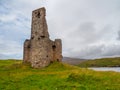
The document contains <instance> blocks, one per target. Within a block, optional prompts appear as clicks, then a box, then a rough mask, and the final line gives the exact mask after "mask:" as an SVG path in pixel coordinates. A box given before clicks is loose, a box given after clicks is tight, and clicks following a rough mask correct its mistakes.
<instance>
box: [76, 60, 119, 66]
mask: <svg viewBox="0 0 120 90" xmlns="http://www.w3.org/2000/svg"><path fill="white" fill-rule="evenodd" d="M78 66H80V67H120V58H102V59H96V60H88V61H84V62H81V63H80V64H79V65H78Z"/></svg>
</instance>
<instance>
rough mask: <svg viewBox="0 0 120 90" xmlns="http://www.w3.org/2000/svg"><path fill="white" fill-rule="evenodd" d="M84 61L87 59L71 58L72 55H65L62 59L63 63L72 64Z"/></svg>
mask: <svg viewBox="0 0 120 90" xmlns="http://www.w3.org/2000/svg"><path fill="white" fill-rule="evenodd" d="M83 61H85V59H79V58H71V57H63V60H62V62H63V63H67V64H71V65H78V64H80V63H81V62H83Z"/></svg>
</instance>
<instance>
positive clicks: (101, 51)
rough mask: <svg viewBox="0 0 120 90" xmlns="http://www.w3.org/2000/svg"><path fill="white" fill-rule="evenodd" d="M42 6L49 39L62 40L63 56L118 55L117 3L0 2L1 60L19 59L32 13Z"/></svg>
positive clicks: (105, 0)
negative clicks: (45, 14) (44, 11)
mask: <svg viewBox="0 0 120 90" xmlns="http://www.w3.org/2000/svg"><path fill="white" fill-rule="evenodd" d="M43 6H44V7H46V10H47V16H46V18H47V22H48V29H49V33H50V38H51V39H52V40H54V39H55V38H61V39H62V43H63V56H68V57H78V58H86V59H88V58H91V59H92V58H101V57H114V56H115V57H116V56H117V57H118V56H120V0H32V1H30V0H0V59H6V58H19V59H22V57H23V42H24V41H25V39H28V38H30V32H31V12H32V11H33V10H35V9H37V8H40V7H43Z"/></svg>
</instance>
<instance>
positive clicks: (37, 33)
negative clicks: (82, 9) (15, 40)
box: [23, 7, 62, 68]
mask: <svg viewBox="0 0 120 90" xmlns="http://www.w3.org/2000/svg"><path fill="white" fill-rule="evenodd" d="M45 16H46V10H45V8H44V7H43V8H40V9H37V10H34V11H33V12H32V27H31V38H30V39H26V40H25V42H24V56H23V62H24V63H30V64H31V66H32V67H33V68H42V67H46V66H48V65H49V64H50V63H51V62H55V61H58V62H61V61H62V43H61V39H55V41H52V40H50V39H49V33H48V27H47V22H46V19H45Z"/></svg>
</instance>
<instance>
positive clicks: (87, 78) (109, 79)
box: [0, 60, 120, 90]
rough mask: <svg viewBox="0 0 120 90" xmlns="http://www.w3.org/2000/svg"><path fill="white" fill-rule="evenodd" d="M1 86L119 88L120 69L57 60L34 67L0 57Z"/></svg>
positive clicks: (24, 89) (9, 89) (17, 89)
mask: <svg viewBox="0 0 120 90" xmlns="http://www.w3.org/2000/svg"><path fill="white" fill-rule="evenodd" d="M0 90H120V73H117V72H96V71H93V70H88V69H86V68H82V69H81V68H79V67H76V66H71V65H68V64H62V63H57V62H55V63H53V64H51V65H50V66H48V67H46V68H43V69H33V68H31V67H30V65H23V64H22V61H18V60H17V61H15V60H0Z"/></svg>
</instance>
